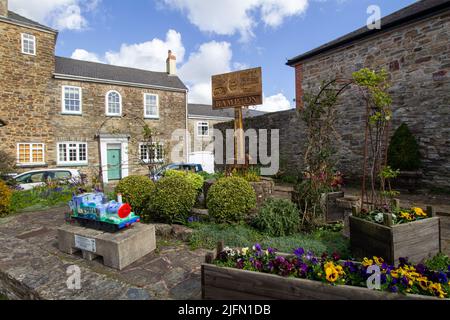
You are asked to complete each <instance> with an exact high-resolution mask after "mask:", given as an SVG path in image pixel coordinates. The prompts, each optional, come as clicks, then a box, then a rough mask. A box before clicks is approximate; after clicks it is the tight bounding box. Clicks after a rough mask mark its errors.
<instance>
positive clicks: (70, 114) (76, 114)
mask: <svg viewBox="0 0 450 320" xmlns="http://www.w3.org/2000/svg"><path fill="white" fill-rule="evenodd" d="M61 115H63V116H78V117H81V116H83V114H82V113H70V112H61Z"/></svg>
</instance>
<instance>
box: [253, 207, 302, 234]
mask: <svg viewBox="0 0 450 320" xmlns="http://www.w3.org/2000/svg"><path fill="white" fill-rule="evenodd" d="M253 225H254V226H255V228H257V229H259V230H260V231H262V232H264V233H265V234H268V235H270V236H273V237H283V236H289V235H292V234H294V233H296V232H297V231H298V229H299V225H300V212H299V210H298V208H297V206H296V205H295V204H294V203H292V201H289V200H287V199H267V200H266V202H264V205H263V206H262V207H261V209H260V211H259V214H258V216H256V217H255V218H254V220H253Z"/></svg>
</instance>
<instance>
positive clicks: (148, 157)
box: [139, 142, 164, 163]
mask: <svg viewBox="0 0 450 320" xmlns="http://www.w3.org/2000/svg"><path fill="white" fill-rule="evenodd" d="M147 145H148V143H145V142H142V143H139V160H140V161H141V162H143V163H150V152H149V150H147V157H145V159H142V146H147ZM153 145H154V146H161V148H162V150H163V152H162V153H163V154H162V158H160V159H158V158H157V157H156V156H157V154H158V153H157V152H155V158H154V159H153V160H154V163H163V162H164V144H163V143H161V142H153Z"/></svg>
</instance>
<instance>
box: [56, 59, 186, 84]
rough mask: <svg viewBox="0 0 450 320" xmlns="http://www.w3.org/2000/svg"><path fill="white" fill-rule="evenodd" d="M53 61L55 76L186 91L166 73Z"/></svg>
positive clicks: (176, 78)
mask: <svg viewBox="0 0 450 320" xmlns="http://www.w3.org/2000/svg"><path fill="white" fill-rule="evenodd" d="M55 59H56V61H55V62H56V64H55V74H57V75H64V76H74V77H83V78H89V79H97V80H106V81H118V82H126V83H130V84H137V85H144V86H155V87H166V88H174V89H180V90H187V87H186V86H185V85H184V83H183V82H182V81H181V80H180V78H178V77H177V76H173V75H169V74H167V73H166V72H154V71H147V70H141V69H134V68H127V67H119V66H114V65H110V64H103V63H96V62H88V61H82V60H75V59H70V58H64V57H55ZM100 82H101V81H100Z"/></svg>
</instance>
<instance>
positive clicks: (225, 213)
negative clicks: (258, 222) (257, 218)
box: [206, 177, 256, 223]
mask: <svg viewBox="0 0 450 320" xmlns="http://www.w3.org/2000/svg"><path fill="white" fill-rule="evenodd" d="M206 204H207V207H208V210H209V215H210V216H211V217H212V218H214V220H215V221H216V222H218V223H223V222H226V223H232V222H239V221H241V220H242V219H243V218H244V217H245V215H246V214H248V213H249V212H250V210H252V209H254V208H255V207H256V193H255V190H254V189H253V187H252V186H251V185H250V183H249V182H247V181H246V180H244V179H243V178H239V177H228V178H221V179H219V180H218V181H217V182H216V183H214V184H213V185H212V186H211V188H210V189H209V191H208V196H207V200H206Z"/></svg>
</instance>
